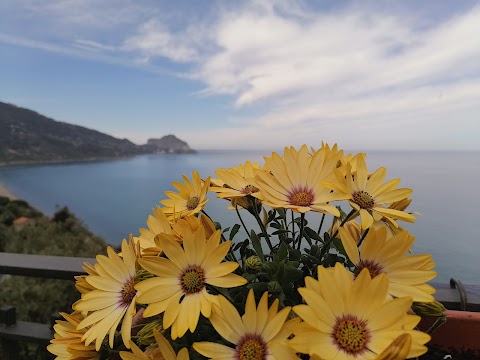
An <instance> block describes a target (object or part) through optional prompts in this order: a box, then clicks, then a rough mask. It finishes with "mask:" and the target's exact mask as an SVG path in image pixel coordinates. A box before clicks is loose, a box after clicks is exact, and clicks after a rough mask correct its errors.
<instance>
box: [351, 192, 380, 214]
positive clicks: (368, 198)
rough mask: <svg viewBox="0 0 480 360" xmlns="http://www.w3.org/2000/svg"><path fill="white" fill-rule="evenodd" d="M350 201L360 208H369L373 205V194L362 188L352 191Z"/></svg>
mask: <svg viewBox="0 0 480 360" xmlns="http://www.w3.org/2000/svg"><path fill="white" fill-rule="evenodd" d="M352 201H353V202H354V203H355V204H357V205H358V206H360V207H361V208H362V209H371V208H373V206H374V205H375V200H374V199H373V196H372V195H370V194H369V193H367V192H366V191H363V190H361V191H356V192H354V193H353V198H352Z"/></svg>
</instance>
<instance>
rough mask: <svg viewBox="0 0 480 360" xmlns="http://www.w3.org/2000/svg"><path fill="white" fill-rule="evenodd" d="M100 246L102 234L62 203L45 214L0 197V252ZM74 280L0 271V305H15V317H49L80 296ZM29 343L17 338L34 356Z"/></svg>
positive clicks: (81, 253) (86, 251) (92, 251)
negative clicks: (50, 214)
mask: <svg viewBox="0 0 480 360" xmlns="http://www.w3.org/2000/svg"><path fill="white" fill-rule="evenodd" d="M22 217H25V218H22ZM26 218H28V219H26ZM15 220H17V221H15ZM105 249H106V244H105V242H104V240H103V239H101V238H100V237H98V236H94V235H93V234H92V233H91V232H90V231H89V230H88V229H87V228H86V227H85V226H84V225H83V224H82V222H81V221H80V220H79V219H77V218H76V217H75V216H74V215H73V214H72V213H70V212H69V211H68V209H67V208H62V209H60V210H59V211H57V212H56V213H55V215H54V216H53V217H52V218H48V217H46V216H44V215H42V214H41V213H40V212H39V211H37V210H35V209H33V208H32V207H30V206H29V205H28V203H26V202H25V201H22V200H9V199H8V198H6V197H0V251H2V252H11V253H25V254H41V255H59V256H78V257H95V256H96V255H97V254H99V253H104V252H105ZM74 284H75V283H74V282H73V281H68V280H53V279H41V278H29V277H24V276H5V275H3V277H2V275H0V307H4V306H6V305H13V306H15V307H16V309H17V319H18V320H24V321H33V322H38V323H50V321H51V316H52V315H54V314H58V313H59V312H60V311H66V312H68V313H70V312H71V305H72V303H73V302H74V301H76V300H77V299H78V297H79V293H78V291H77V290H76V289H75V286H74ZM31 349H32V348H31V347H30V346H27V344H22V358H35V357H31V356H33V355H32V353H31V352H32V350H31Z"/></svg>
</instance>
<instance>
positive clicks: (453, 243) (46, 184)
mask: <svg viewBox="0 0 480 360" xmlns="http://www.w3.org/2000/svg"><path fill="white" fill-rule="evenodd" d="M263 155H270V153H267V152H251V151H201V152H199V153H197V154H175V155H145V156H138V157H135V158H130V159H122V160H115V161H101V162H89V163H72V164H55V165H30V166H16V167H9V168H0V181H1V182H3V183H4V184H5V185H7V187H9V188H10V189H11V190H12V191H13V192H14V193H15V194H17V195H18V196H19V197H21V198H24V199H26V200H27V201H29V202H30V203H31V204H32V205H33V206H35V207H37V208H38V209H40V210H42V211H43V212H45V213H47V214H53V213H54V212H55V209H56V208H57V207H58V206H65V205H66V206H68V207H69V209H70V210H72V211H73V212H74V213H75V214H76V215H77V216H78V217H79V218H81V219H82V220H83V221H84V222H85V224H86V225H87V226H88V227H89V228H90V229H91V230H92V231H93V232H94V233H95V234H98V235H100V236H103V237H104V238H105V239H106V240H107V241H108V242H109V243H111V244H119V243H120V241H121V240H122V239H123V238H125V237H128V234H130V233H133V234H134V235H137V234H138V229H139V228H141V227H146V225H145V221H146V219H147V216H148V215H149V214H150V211H151V208H153V207H155V206H156V205H157V204H158V203H159V201H160V200H162V199H164V198H165V196H164V191H166V190H174V189H173V188H172V186H171V182H172V181H181V175H182V174H186V175H187V176H189V177H190V175H191V172H192V170H198V171H199V172H200V175H201V176H202V177H207V176H209V175H212V176H214V171H215V170H216V169H218V168H220V167H230V166H233V165H238V164H240V163H243V162H244V161H246V160H250V161H259V162H262V156H263ZM367 165H368V168H369V170H375V169H376V168H377V167H379V166H385V167H386V168H387V179H391V178H396V177H399V178H401V183H400V186H401V187H409V188H412V189H413V190H414V192H413V202H412V204H411V205H410V208H409V209H411V211H417V212H420V213H422V214H423V216H421V217H419V218H418V220H417V221H416V223H415V224H412V225H408V226H405V227H407V228H408V229H409V230H410V231H411V233H412V234H413V235H415V236H416V244H415V248H414V251H415V252H416V253H424V252H425V253H431V254H433V257H434V260H435V261H436V262H437V267H436V270H437V271H438V273H439V276H438V278H437V279H436V281H442V282H446V281H448V279H449V278H450V277H452V276H455V277H458V278H460V279H461V280H463V281H464V282H465V283H475V284H478V283H480V261H479V256H480V233H479V232H478V229H479V228H478V227H477V225H478V224H477V221H479V216H478V212H477V210H478V204H479V203H480V192H479V190H478V183H479V179H480V152H368V154H367ZM226 205H227V203H226V202H225V201H222V200H218V199H214V197H212V199H211V201H210V203H209V205H208V207H207V211H208V213H209V215H210V216H212V217H213V218H215V219H220V220H221V222H222V224H223V225H224V226H228V225H229V224H233V223H234V221H235V220H236V217H235V214H234V212H229V211H228V210H226Z"/></svg>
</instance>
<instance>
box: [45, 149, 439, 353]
mask: <svg viewBox="0 0 480 360" xmlns="http://www.w3.org/2000/svg"><path fill="white" fill-rule="evenodd" d="M385 178H386V169H385V168H379V169H377V170H375V171H374V172H369V171H368V170H367V166H366V156H365V154H357V155H355V156H353V155H351V154H344V152H343V151H342V150H340V149H339V148H338V147H337V146H336V145H335V146H333V147H330V146H328V145H326V144H322V146H321V147H320V149H318V150H315V149H313V148H308V147H307V146H306V145H303V146H302V147H300V148H299V149H295V148H294V147H289V148H285V149H284V153H283V154H277V153H272V155H271V156H270V157H265V163H264V164H263V165H260V164H258V163H252V162H249V161H247V162H245V163H244V164H241V165H239V166H236V167H232V168H229V169H219V170H217V171H216V172H215V177H212V178H210V177H206V178H202V177H201V176H200V174H198V173H197V172H193V173H192V177H191V178H188V177H187V176H183V183H180V182H174V183H173V186H174V187H175V188H176V190H177V191H178V192H174V191H169V192H166V196H167V197H168V199H165V200H162V201H161V202H160V203H161V204H162V205H161V206H158V207H157V208H156V209H153V214H152V215H150V216H149V217H148V219H147V222H146V223H147V228H144V229H140V231H139V235H138V236H131V237H130V239H129V240H128V241H127V240H124V241H123V242H122V245H121V249H119V250H120V251H119V252H118V253H117V252H116V251H115V250H114V249H112V248H110V247H109V248H108V249H107V254H106V255H98V256H97V258H96V260H97V262H96V264H93V265H91V264H85V268H84V269H85V272H86V275H84V276H79V277H77V279H76V280H77V283H76V287H77V289H78V290H79V292H80V293H81V297H80V299H79V300H78V301H77V302H75V303H74V304H73V312H72V313H71V314H62V315H63V317H64V318H65V320H66V321H58V322H57V324H56V325H55V335H54V339H53V340H52V341H51V345H49V347H48V349H49V351H50V352H51V353H53V354H55V355H56V358H57V359H118V358H121V359H124V360H133V359H150V360H152V359H166V360H173V359H182V360H185V359H190V358H191V359H205V358H208V359H232V360H267V359H282V360H283V359H309V358H310V359H324V360H334V359H335V360H354V359H355V360H360V359H368V360H370V359H372V360H373V359H376V360H386V359H390V360H395V359H399V360H402V359H407V358H415V357H417V356H420V355H421V354H423V353H425V352H426V351H427V348H426V346H425V344H426V343H427V342H428V341H429V339H430V337H429V335H427V334H425V333H423V332H420V331H418V330H416V325H417V324H418V322H419V320H420V317H419V316H418V315H416V314H415V312H414V311H413V310H412V308H413V309H422V308H425V306H422V304H427V303H432V302H433V301H434V298H433V296H432V294H433V293H434V292H435V290H434V288H433V287H431V286H430V285H428V284H427V282H428V281H430V280H432V279H433V278H434V277H435V275H436V273H435V271H433V270H432V269H433V267H434V265H435V264H434V263H433V262H432V260H431V256H430V255H416V254H413V253H412V245H413V243H414V240H415V238H414V237H413V236H412V235H411V234H410V233H409V232H408V231H407V230H404V229H403V228H401V227H400V226H399V224H398V222H399V221H404V222H410V223H412V222H414V221H415V216H414V215H415V213H412V212H407V211H406V208H407V207H408V206H409V205H410V202H411V199H410V198H409V196H410V195H411V193H412V190H410V189H406V188H399V187H398V186H399V182H400V180H399V179H394V180H389V181H385ZM209 192H211V193H213V194H216V195H217V197H218V198H220V199H224V200H226V201H228V203H227V204H226V207H227V208H228V209H230V210H232V212H231V213H232V214H236V215H237V216H238V221H239V223H238V224H233V225H232V226H229V227H223V226H222V224H220V223H218V222H215V221H214V219H211V218H210V217H209V216H208V215H207V209H206V206H207V203H208V201H209V198H208V197H207V195H208V193H209ZM346 208H348V209H349V210H348V211H347V212H344V209H346ZM222 221H224V220H223V219H222Z"/></svg>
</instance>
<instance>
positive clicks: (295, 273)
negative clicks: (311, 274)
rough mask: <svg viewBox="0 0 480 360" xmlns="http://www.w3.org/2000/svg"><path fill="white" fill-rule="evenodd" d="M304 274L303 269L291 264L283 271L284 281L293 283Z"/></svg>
mask: <svg viewBox="0 0 480 360" xmlns="http://www.w3.org/2000/svg"><path fill="white" fill-rule="evenodd" d="M302 276H303V271H302V270H300V269H297V268H294V267H291V266H286V267H285V268H284V271H283V282H287V283H292V282H295V281H297V280H298V279H300V278H301V277H302Z"/></svg>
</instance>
